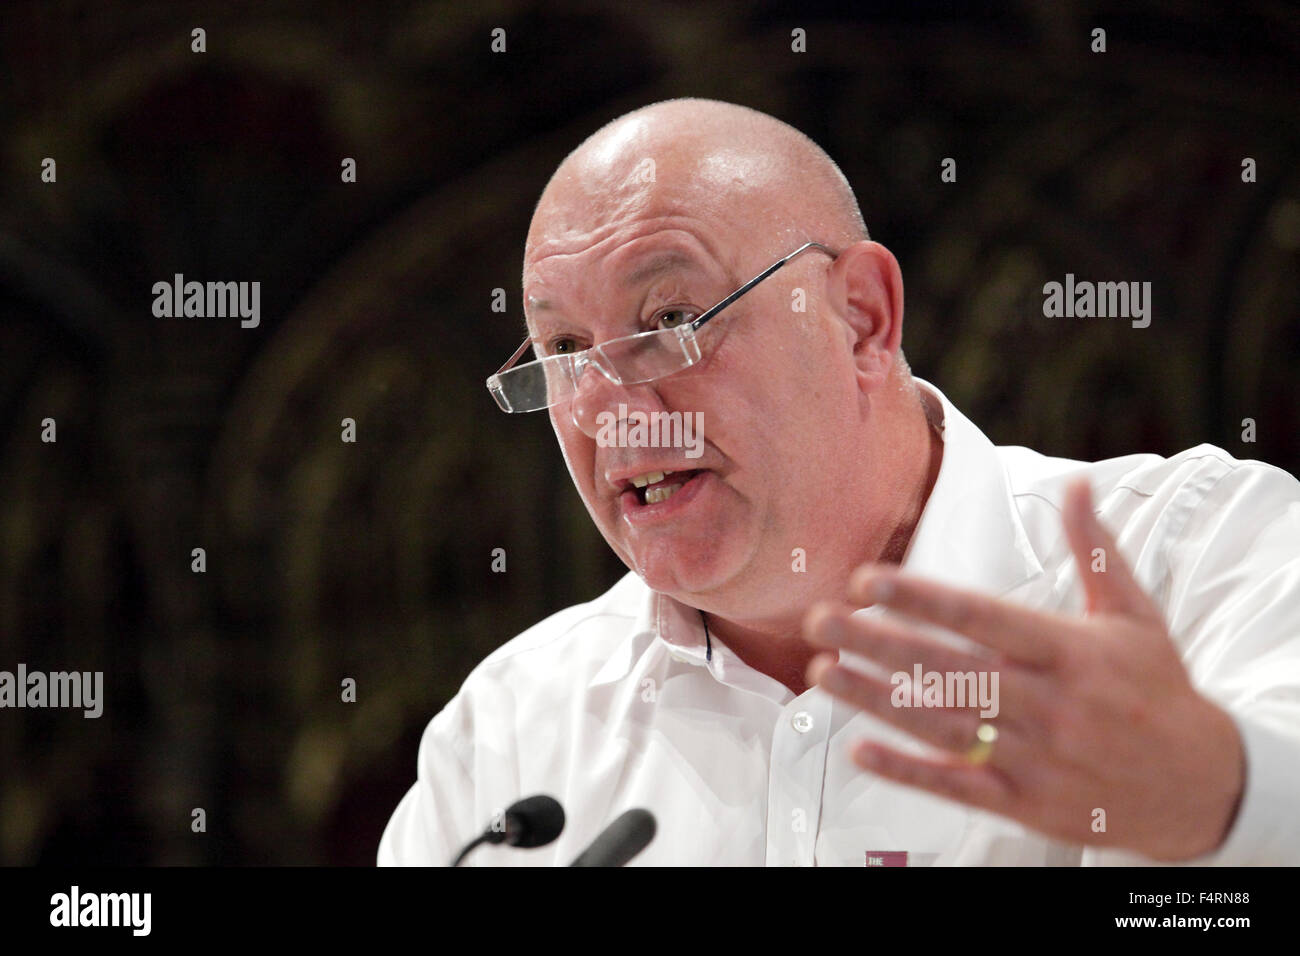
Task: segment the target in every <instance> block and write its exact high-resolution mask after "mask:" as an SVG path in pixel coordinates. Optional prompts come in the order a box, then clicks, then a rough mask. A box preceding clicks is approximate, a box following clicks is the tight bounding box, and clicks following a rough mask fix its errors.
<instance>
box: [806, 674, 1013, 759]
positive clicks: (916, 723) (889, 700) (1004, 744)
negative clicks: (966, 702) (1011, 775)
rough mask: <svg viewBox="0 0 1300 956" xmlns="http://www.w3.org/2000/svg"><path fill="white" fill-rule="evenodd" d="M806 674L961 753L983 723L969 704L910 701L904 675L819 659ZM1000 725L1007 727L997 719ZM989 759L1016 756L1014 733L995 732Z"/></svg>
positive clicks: (877, 714) (838, 694) (886, 719)
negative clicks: (884, 676)
mask: <svg viewBox="0 0 1300 956" xmlns="http://www.w3.org/2000/svg"><path fill="white" fill-rule="evenodd" d="M808 669H809V672H810V673H809V676H810V677H815V678H816V680H815V681H814V682H815V683H816V684H817V685H818V686H819V687H821V688H822V690H824V691H826V692H827V693H828V694H830V695H831V696H832V697H835V698H837V699H839V700H842V701H844V702H845V703H847V704H849V705H850V706H852V707H855V708H857V709H858V710H861V711H863V712H865V713H868V714H872V715H873V716H875V717H878V718H880V719H881V720H883V721H884V722H885V723H887V724H891V725H893V726H895V727H897V728H899V729H900V730H903V731H906V732H907V733H909V734H911V735H912V736H913V737H916V738H917V739H918V740H922V741H925V742H926V743H928V744H933V745H934V746H936V747H942V748H944V749H946V750H950V751H952V753H953V754H957V755H960V754H965V753H967V752H968V751H969V750H970V749H971V746H972V745H973V744H974V743H975V739H976V737H975V734H976V731H977V730H978V729H979V726H980V724H981V722H982V721H981V719H980V713H979V710H978V709H977V708H972V707H944V706H937V707H936V706H923V705H921V704H920V703H919V702H916V701H913V700H912V696H913V695H912V686H911V684H910V682H908V681H907V679H906V675H903V680H898V681H896V680H889V681H886V680H881V679H880V678H878V677H873V676H872V675H870V674H864V673H863V672H862V671H859V670H856V669H854V668H851V667H845V666H844V665H842V664H834V663H831V662H830V661H828V660H823V659H821V658H817V659H814V661H813V663H812V664H810V665H809V668H808ZM999 727H1005V725H1003V724H999ZM999 733H1000V736H999V739H998V744H997V747H996V748H995V749H994V751H993V758H994V759H997V758H999V757H1001V758H1003V759H1004V760H1005V759H1008V758H1014V756H1015V754H1016V753H1017V752H1018V745H1017V743H1016V740H1015V735H1014V734H1008V733H1007V732H1006V731H1005V730H1000V731H999Z"/></svg>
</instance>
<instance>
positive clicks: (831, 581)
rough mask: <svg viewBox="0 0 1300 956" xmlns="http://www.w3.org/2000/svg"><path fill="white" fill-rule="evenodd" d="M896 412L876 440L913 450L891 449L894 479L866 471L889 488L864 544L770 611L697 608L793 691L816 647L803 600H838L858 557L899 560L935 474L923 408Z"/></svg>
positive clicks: (935, 444) (936, 451) (935, 447)
mask: <svg viewBox="0 0 1300 956" xmlns="http://www.w3.org/2000/svg"><path fill="white" fill-rule="evenodd" d="M909 391H910V390H909ZM913 394H914V393H913ZM909 404H910V403H909ZM900 418H902V419H903V421H902V422H901V426H902V427H901V428H900V429H899V433H898V434H897V435H896V436H895V437H891V438H890V439H889V443H888V445H884V444H882V447H893V448H908V449H914V450H915V451H914V453H913V454H910V455H908V456H906V461H905V462H903V463H902V467H901V468H900V467H899V466H900V463H899V461H898V460H897V459H895V458H892V457H891V459H890V463H889V473H890V475H889V476H890V477H892V478H893V481H892V482H890V483H886V482H885V481H884V480H883V479H884V478H885V477H886V476H868V478H867V482H868V483H867V484H866V485H865V487H874V488H881V489H885V488H888V489H889V490H890V493H887V494H884V495H882V496H881V497H880V502H881V504H880V508H879V509H878V510H877V512H876V513H875V514H873V515H871V516H870V520H869V521H868V522H867V526H866V527H864V528H862V529H860V530H861V533H860V535H859V537H858V538H857V539H856V540H858V541H861V542H863V544H862V545H861V546H860V547H859V548H857V549H853V550H851V551H848V552H846V553H845V555H844V558H843V560H842V561H840V562H839V563H838V565H837V566H836V567H832V568H827V569H825V570H824V573H822V574H820V575H818V576H817V577H814V578H810V579H809V581H808V586H807V587H806V588H804V589H803V590H802V591H801V593H800V594H799V595H798V597H797V598H796V600H795V602H793V604H792V605H791V606H789V607H787V608H785V609H783V610H782V611H781V612H780V613H778V614H776V615H774V616H768V617H765V618H761V619H745V618H742V617H739V616H737V615H735V614H729V613H725V612H723V613H718V612H717V611H701V613H702V614H704V619H705V623H706V626H707V627H708V629H709V633H710V634H712V636H713V637H714V638H716V639H718V640H719V641H721V642H722V643H724V644H725V645H726V646H727V647H728V648H729V649H730V650H731V651H733V652H734V653H735V654H737V655H738V656H739V657H740V659H741V660H743V661H744V662H745V663H746V664H748V665H749V666H750V667H753V668H754V669H755V670H758V671H761V672H762V673H764V674H767V675H768V676H769V677H772V678H773V679H775V680H778V681H780V682H781V683H782V684H784V685H785V686H786V687H788V688H789V689H790V690H791V691H792V692H793V693H794V694H795V695H796V696H797V695H799V694H802V693H803V692H804V691H806V690H807V689H808V684H807V681H806V680H805V677H804V672H805V670H806V668H807V666H808V663H809V662H810V661H811V660H812V658H813V657H814V656H815V655H816V654H817V653H818V652H817V651H816V650H814V649H813V648H812V647H811V646H810V645H809V644H807V643H806V642H805V641H804V640H803V633H802V623H803V617H804V615H805V614H806V613H807V611H808V608H810V607H811V606H812V605H813V604H815V603H816V602H817V601H821V600H829V601H836V602H841V601H843V600H844V598H845V594H846V593H847V591H848V583H849V576H850V575H851V574H852V573H853V572H854V571H855V570H856V569H857V568H858V567H859V566H860V565H862V564H865V563H868V562H875V563H888V564H901V563H902V561H903V556H904V555H905V554H906V553H907V548H908V545H909V544H910V543H911V541H912V535H913V534H914V533H915V531H916V526H917V524H918V523H919V522H920V520H921V513H922V512H923V511H924V510H925V503H926V501H928V500H929V497H930V491H931V490H932V489H933V487H934V482H935V479H936V478H938V475H939V465H940V463H941V462H942V460H943V439H942V438H940V436H939V434H938V432H937V430H936V429H935V428H934V427H933V426H932V424H931V422H930V419H929V415H928V413H927V410H926V408H925V407H924V406H922V405H911V407H910V408H909V409H908V410H907V412H906V413H905V414H903V415H901V416H900ZM880 457H881V456H872V460H873V461H878V460H879V459H880ZM891 485H892V487H891ZM873 532H874V533H873Z"/></svg>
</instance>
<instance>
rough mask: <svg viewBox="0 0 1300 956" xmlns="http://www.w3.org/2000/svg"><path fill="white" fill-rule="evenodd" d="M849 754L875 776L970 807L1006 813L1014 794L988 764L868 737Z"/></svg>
mask: <svg viewBox="0 0 1300 956" xmlns="http://www.w3.org/2000/svg"><path fill="white" fill-rule="evenodd" d="M852 757H853V762H854V763H855V764H857V765H858V766H859V767H861V768H862V769H863V770H869V771H871V772H872V773H874V774H876V775H877V776H881V777H885V778H887V779H889V780H893V781H896V782H897V783H901V784H906V785H907V786H909V787H917V788H919V789H921V790H926V791H928V792H930V793H933V794H937V795H938V796H941V797H947V798H948V799H950V800H956V801H957V802H959V803H964V804H966V805H968V806H972V807H981V808H983V809H986V810H992V811H995V812H999V813H1005V812H1006V810H1007V809H1008V808H1009V807H1010V805H1011V803H1012V799H1013V797H1014V796H1015V791H1014V789H1013V787H1012V785H1011V782H1010V780H1009V779H1008V778H1007V777H1006V776H1005V775H1003V774H1002V773H1000V772H999V771H998V770H996V769H994V768H993V767H992V766H991V765H989V764H983V765H981V766H971V765H970V764H968V763H966V762H965V761H962V760H960V759H957V760H931V759H927V758H924V757H913V756H910V755H908V754H903V753H900V752H899V751H897V750H894V749H892V748H890V747H886V746H884V745H883V744H877V743H873V742H872V741H867V740H864V741H861V742H859V743H858V744H856V745H855V746H854V748H853V751H852Z"/></svg>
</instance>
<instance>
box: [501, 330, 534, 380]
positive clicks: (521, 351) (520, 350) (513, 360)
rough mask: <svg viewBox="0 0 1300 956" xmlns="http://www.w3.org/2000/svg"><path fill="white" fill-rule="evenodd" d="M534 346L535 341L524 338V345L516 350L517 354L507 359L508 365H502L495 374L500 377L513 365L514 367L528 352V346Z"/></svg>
mask: <svg viewBox="0 0 1300 956" xmlns="http://www.w3.org/2000/svg"><path fill="white" fill-rule="evenodd" d="M532 344H533V340H532V339H531V338H528V337H526V336H525V338H524V344H523V345H521V346H519V348H517V349H515V354H514V355H512V356H510V358H508V359H506V364H505V365H502V366H501V367H500V368H499V369H497V370H496V372H495V373H494V374H496V375H500V374H501V373H502V372H504V371H506V370H507V369H509V368H510V367H511V366H512V365H514V364H515V363H516V362H518V361H519V359H520V357H521V356H522V355H523V354H524V353H525V352H527V351H528V346H530V345H532Z"/></svg>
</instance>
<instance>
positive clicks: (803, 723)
mask: <svg viewBox="0 0 1300 956" xmlns="http://www.w3.org/2000/svg"><path fill="white" fill-rule="evenodd" d="M790 723H791V725H792V726H793V727H794V729H795V730H797V731H799V733H801V734H806V733H808V731H810V730H812V726H813V719H812V714H810V713H808V711H806V710H801V711H799V713H797V714H795V715H794V717H792V718H791V719H790Z"/></svg>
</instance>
